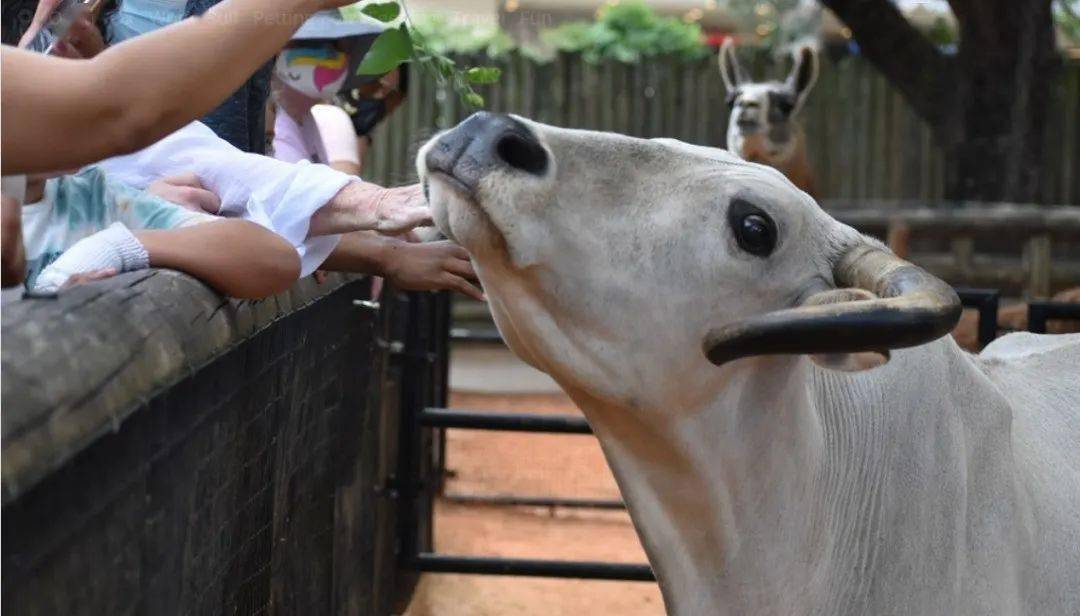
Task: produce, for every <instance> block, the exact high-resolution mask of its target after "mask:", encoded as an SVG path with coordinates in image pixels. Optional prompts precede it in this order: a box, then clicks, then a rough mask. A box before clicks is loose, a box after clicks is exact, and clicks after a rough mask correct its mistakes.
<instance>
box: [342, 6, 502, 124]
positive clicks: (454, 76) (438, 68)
mask: <svg viewBox="0 0 1080 616" xmlns="http://www.w3.org/2000/svg"><path fill="white" fill-rule="evenodd" d="M341 11H342V15H343V16H344V17H345V18H346V19H355V18H356V13H357V12H359V13H360V14H362V15H366V16H368V17H370V18H372V19H375V20H376V21H379V22H382V23H385V24H390V23H392V22H394V21H396V20H397V19H398V18H399V17H401V16H402V13H404V17H405V18H404V19H403V20H402V22H401V23H400V24H398V26H397V27H396V28H387V29H386V30H384V31H383V32H382V33H381V34H379V36H378V37H376V39H375V41H374V42H373V43H372V44H371V48H370V49H369V50H368V52H367V54H365V55H364V59H363V60H361V62H360V66H358V67H357V68H356V74H357V75H384V74H386V73H389V72H390V71H392V70H394V69H395V68H397V67H398V66H400V65H401V64H402V63H404V62H412V63H413V64H414V65H416V66H418V67H421V68H424V69H426V70H427V71H428V72H429V73H431V74H432V75H433V76H434V77H435V79H436V80H437V81H438V82H439V83H440V84H441V85H449V86H450V87H451V88H453V89H454V91H455V92H456V93H457V95H458V97H459V98H460V99H461V101H462V102H463V103H465V104H466V105H468V106H470V107H472V108H474V109H475V108H480V107H483V106H484V97H483V96H481V95H480V94H479V93H478V92H477V91H476V89H475V88H474V86H479V85H488V84H493V83H496V82H498V81H499V77H500V76H501V74H502V71H500V70H499V69H498V68H495V67H492V66H473V67H467V68H461V67H459V66H458V65H457V63H456V62H454V60H453V59H451V58H450V57H448V56H447V55H445V54H442V53H438V52H436V51H434V50H433V49H432V47H431V45H428V44H427V42H426V41H425V40H424V36H423V34H422V33H421V32H420V31H418V30H416V29H414V28H411V27H410V22H411V20H410V19H409V15H408V10H407V9H406V8H405V7H404V3H403V2H402V1H390V2H369V3H366V4H363V5H362V6H359V7H358V6H357V5H352V6H349V7H345V8H343V9H341Z"/></svg>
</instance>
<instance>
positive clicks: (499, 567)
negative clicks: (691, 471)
mask: <svg viewBox="0 0 1080 616" xmlns="http://www.w3.org/2000/svg"><path fill="white" fill-rule="evenodd" d="M412 566H413V568H414V569H416V570H417V571H423V572H426V573H470V574H480V575H521V576H531V577H553V578H577V579H582V580H626V581H633V582H655V581H656V576H654V575H653V572H652V568H650V567H649V565H638V564H633V563H607V562H595V561H581V560H539V559H530V558H493V557H490V556H457V555H452V554H439V553H436V552H423V553H420V554H417V555H416V557H415V558H414V560H413V562H412Z"/></svg>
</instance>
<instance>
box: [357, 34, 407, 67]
mask: <svg viewBox="0 0 1080 616" xmlns="http://www.w3.org/2000/svg"><path fill="white" fill-rule="evenodd" d="M412 49H413V47H412V39H411V38H410V37H409V31H408V30H406V29H405V28H394V29H392V30H386V31H384V32H383V33H382V34H380V35H379V37H378V38H376V39H375V42H374V43H372V44H371V49H369V50H368V52H367V54H365V55H364V59H363V60H362V61H361V62H360V66H358V67H356V74H357V75H385V74H386V73H389V72H390V71H392V70H394V69H395V68H397V67H398V65H399V64H401V63H402V62H405V61H406V60H408V59H409V58H410V57H411V56H412Z"/></svg>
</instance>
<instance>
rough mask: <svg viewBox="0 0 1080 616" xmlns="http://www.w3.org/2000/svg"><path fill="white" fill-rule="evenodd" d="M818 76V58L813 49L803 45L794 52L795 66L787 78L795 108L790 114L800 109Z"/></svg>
mask: <svg viewBox="0 0 1080 616" xmlns="http://www.w3.org/2000/svg"><path fill="white" fill-rule="evenodd" d="M817 76H818V56H817V52H816V51H814V48H813V47H811V46H809V45H804V46H802V47H800V48H798V49H797V50H795V65H794V66H792V67H791V74H790V75H788V78H787V86H788V87H789V88H790V89H791V91H792V92H794V93H795V108H794V109H793V110H792V113H797V112H798V111H799V110H800V109H802V106H803V103H804V102H805V101H806V95H807V94H809V93H810V89H811V88H813V87H814V82H815V81H817Z"/></svg>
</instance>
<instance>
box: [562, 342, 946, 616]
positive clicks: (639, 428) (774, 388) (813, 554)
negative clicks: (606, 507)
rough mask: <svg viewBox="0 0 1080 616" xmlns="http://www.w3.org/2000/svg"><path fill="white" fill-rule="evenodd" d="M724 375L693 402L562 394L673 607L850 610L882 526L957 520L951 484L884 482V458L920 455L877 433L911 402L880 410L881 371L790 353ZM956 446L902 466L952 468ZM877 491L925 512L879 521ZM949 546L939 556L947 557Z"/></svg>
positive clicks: (864, 593) (889, 510)
mask: <svg viewBox="0 0 1080 616" xmlns="http://www.w3.org/2000/svg"><path fill="white" fill-rule="evenodd" d="M725 370H726V374H725V376H724V378H723V381H724V382H723V383H721V384H720V385H719V389H718V394H717V395H716V397H715V401H714V402H713V403H711V404H710V405H708V406H707V407H706V408H701V409H697V410H689V411H688V410H680V409H672V408H665V409H626V408H619V407H617V406H613V405H610V404H605V403H604V402H601V401H597V400H592V399H589V397H588V396H587V395H581V394H575V393H574V392H571V395H572V396H574V398H575V400H577V401H578V403H579V404H580V405H581V406H582V407H583V409H584V410H585V412H586V414H587V416H588V418H589V421H590V422H591V423H592V425H593V428H594V430H595V431H596V432H597V435H598V436H599V437H600V440H601V444H602V446H603V449H604V452H605V455H606V456H607V458H608V460H609V463H610V464H611V466H612V468H613V470H614V471H615V474H616V477H617V479H618V481H619V485H620V488H621V490H622V492H623V496H624V498H625V499H626V500H627V503H628V505H629V508H630V511H631V515H632V517H633V519H634V522H635V526H636V527H637V529H638V531H639V535H640V536H641V537H642V541H643V543H644V545H645V549H646V551H647V553H648V554H649V559H650V562H651V563H652V564H653V567H654V570H655V571H656V573H657V576H658V577H659V578H660V580H661V587H662V589H663V592H664V598H665V602H666V604H667V606H668V609H669V610H670V611H671V613H673V614H722V613H732V614H746V613H754V614H795V613H834V614H835V613H858V610H857V609H856V611H855V612H852V611H851V610H852V609H853V608H855V607H856V606H858V605H860V604H862V605H866V606H869V605H870V603H867V602H868V601H870V599H868V598H867V597H868V596H869V592H870V591H869V589H868V588H867V586H866V584H868V580H871V579H873V577H874V576H873V573H874V571H873V569H874V568H875V567H876V566H878V559H877V556H878V551H879V550H884V549H887V548H888V547H889V546H882V545H881V544H880V542H881V541H882V538H883V537H884V536H886V534H887V533H878V530H879V529H881V528H883V527H888V528H889V529H890V533H892V534H889V535H888V536H889V537H892V538H895V537H897V536H902V535H903V533H904V532H907V531H910V532H913V533H914V532H919V525H920V524H927V523H930V524H946V525H948V524H951V523H953V522H955V520H954V518H953V516H956V515H961V516H962V515H963V514H962V511H963V509H964V507H963V504H962V503H959V502H958V499H962V495H961V491H959V490H954V489H952V488H953V487H954V486H950V487H948V488H946V489H944V490H937V489H936V484H935V485H929V484H928V485H929V489H930V490H931V491H932V493H930V494H926V493H924V491H925V490H926V489H928V488H927V487H926V486H923V485H922V484H919V482H916V484H918V485H915V486H914V487H912V486H908V485H906V484H905V485H898V484H899V483H903V482H905V481H910V477H909V478H904V477H897V476H896V475H895V474H893V475H890V473H889V464H890V463H891V462H892V460H890V459H889V456H895V455H903V456H917V455H918V452H919V451H920V443H916V442H913V443H901V444H899V445H897V444H896V443H886V442H885V441H886V439H890V438H896V437H897V436H896V435H897V430H896V429H895V426H890V422H893V423H895V420H894V419H890V416H889V413H890V412H896V413H905V412H907V410H905V409H901V408H897V406H898V405H896V404H893V405H891V406H890V405H888V404H884V403H883V397H884V396H885V392H883V391H881V385H880V383H881V382H882V381H881V380H878V379H857V378H855V379H852V378H850V377H848V376H844V375H841V374H839V373H830V372H828V371H825V370H823V369H818V368H816V367H814V366H813V365H812V364H810V363H809V361H807V360H805V359H792V358H782V359H775V358H773V359H751V360H743V361H741V362H739V363H737V364H733V365H730V366H729V367H726V368H725ZM834 374H835V375H836V376H835V377H833V376H832V375H834ZM879 402H881V403H879ZM916 423H918V424H919V426H918V428H917V432H918V434H919V435H920V437H921V438H923V439H927V440H926V444H927V445H931V446H934V447H937V446H941V444H942V443H946V444H951V443H952V442H953V441H954V440H955V439H956V438H957V436H956V434H953V433H952V432H955V428H956V426H955V425H950V422H941V421H938V420H934V419H930V420H928V421H923V420H922V419H917V420H916ZM938 429H940V430H942V431H944V432H946V433H948V434H941V435H937V434H934V432H935V430H938ZM962 450H963V447H962V446H957V447H956V448H955V450H949V449H946V450H945V451H949V452H950V453H948V454H939V458H938V459H936V460H935V461H934V462H932V463H928V464H921V463H920V464H916V466H917V468H916V469H915V470H914V471H913V472H915V473H916V474H917V476H918V477H923V476H926V477H935V476H936V477H937V479H934V480H933V481H943V479H942V478H948V477H960V476H962V472H963V471H962V470H959V469H960V468H961V467H962V461H961V460H960V459H958V458H959V457H962V454H959V453H958V454H956V455H953V454H952V453H951V452H952V451H956V452H962ZM882 494H890V495H893V496H897V497H900V498H911V499H916V501H915V502H918V501H919V500H925V501H926V502H927V503H928V504H927V505H926V511H925V512H923V513H921V514H920V516H921V517H917V518H915V519H905V520H901V521H897V520H895V519H887V518H892V517H895V516H896V515H897V514H896V512H895V510H894V509H895V504H894V506H893V507H886V506H883V503H882V502H881V498H882V496H881V495H882ZM956 512H960V513H956ZM959 526H960V524H959V523H957V527H958V528H959ZM905 529H906V530H905ZM896 533H899V535H897V534H896ZM947 543H948V541H947V538H942V539H941V545H939V546H936V547H935V549H941V550H943V553H945V554H948V553H949V549H950V547H949V546H948V545H947ZM950 570H951V569H950ZM811 606H812V607H811Z"/></svg>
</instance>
